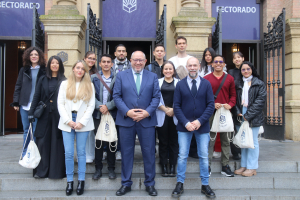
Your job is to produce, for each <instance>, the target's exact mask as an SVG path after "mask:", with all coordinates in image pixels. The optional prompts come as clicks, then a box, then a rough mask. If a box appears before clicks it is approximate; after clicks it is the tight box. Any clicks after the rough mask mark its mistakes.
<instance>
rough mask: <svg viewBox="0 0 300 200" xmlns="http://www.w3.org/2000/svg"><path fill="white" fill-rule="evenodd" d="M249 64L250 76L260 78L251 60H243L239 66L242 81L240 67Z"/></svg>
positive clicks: (241, 76)
mask: <svg viewBox="0 0 300 200" xmlns="http://www.w3.org/2000/svg"><path fill="white" fill-rule="evenodd" d="M244 64H245V65H249V67H250V68H251V70H252V76H253V77H257V78H258V79H260V80H261V78H260V76H259V75H258V73H257V70H256V68H255V67H254V65H253V64H252V63H251V62H249V61H244V62H243V63H242V65H241V67H240V69H239V70H240V80H241V81H242V82H243V75H242V67H243V65H244Z"/></svg>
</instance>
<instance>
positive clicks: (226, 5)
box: [212, 0, 260, 40]
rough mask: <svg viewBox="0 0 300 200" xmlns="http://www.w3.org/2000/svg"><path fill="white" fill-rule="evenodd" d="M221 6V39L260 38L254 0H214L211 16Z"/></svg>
mask: <svg viewBox="0 0 300 200" xmlns="http://www.w3.org/2000/svg"><path fill="white" fill-rule="evenodd" d="M219 7H221V8H222V19H223V20H222V25H223V33H222V35H223V40H260V34H259V33H260V12H259V4H257V3H256V0H244V1H241V0H216V3H213V4H212V16H213V17H216V18H217V16H218V8H219Z"/></svg>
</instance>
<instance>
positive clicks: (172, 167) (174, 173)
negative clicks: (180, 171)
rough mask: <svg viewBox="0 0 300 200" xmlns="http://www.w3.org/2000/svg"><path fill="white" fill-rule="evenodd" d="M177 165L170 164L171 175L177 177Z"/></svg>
mask: <svg viewBox="0 0 300 200" xmlns="http://www.w3.org/2000/svg"><path fill="white" fill-rule="evenodd" d="M175 171H176V165H170V173H169V177H175V176H176V172H175Z"/></svg>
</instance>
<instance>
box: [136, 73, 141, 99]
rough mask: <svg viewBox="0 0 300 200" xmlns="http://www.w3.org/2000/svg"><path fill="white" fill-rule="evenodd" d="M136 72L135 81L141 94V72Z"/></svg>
mask: <svg viewBox="0 0 300 200" xmlns="http://www.w3.org/2000/svg"><path fill="white" fill-rule="evenodd" d="M135 74H136V81H135V85H136V90H137V92H138V94H140V87H141V81H140V74H139V73H135Z"/></svg>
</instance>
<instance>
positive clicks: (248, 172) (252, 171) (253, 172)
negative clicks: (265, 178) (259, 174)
mask: <svg viewBox="0 0 300 200" xmlns="http://www.w3.org/2000/svg"><path fill="white" fill-rule="evenodd" d="M255 175H256V170H255V169H247V170H246V171H244V172H243V173H242V176H247V177H249V176H255Z"/></svg>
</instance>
